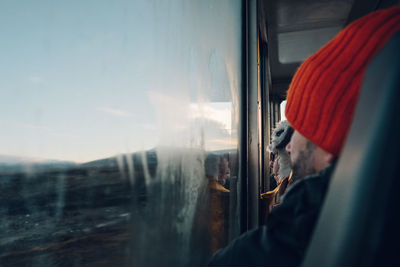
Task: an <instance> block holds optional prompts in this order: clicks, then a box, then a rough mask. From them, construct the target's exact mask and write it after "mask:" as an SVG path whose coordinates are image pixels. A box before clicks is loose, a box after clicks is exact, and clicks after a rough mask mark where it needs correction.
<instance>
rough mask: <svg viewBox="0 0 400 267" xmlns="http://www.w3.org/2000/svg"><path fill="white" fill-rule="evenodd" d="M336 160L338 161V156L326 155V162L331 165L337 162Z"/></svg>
mask: <svg viewBox="0 0 400 267" xmlns="http://www.w3.org/2000/svg"><path fill="white" fill-rule="evenodd" d="M335 159H336V156H334V155H333V154H331V153H326V154H325V162H327V163H329V164H331V163H332V162H333V161H335Z"/></svg>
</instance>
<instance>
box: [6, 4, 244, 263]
mask: <svg viewBox="0 0 400 267" xmlns="http://www.w3.org/2000/svg"><path fill="white" fill-rule="evenodd" d="M0 32H1V34H2V41H1V42H0V49H1V51H2V53H1V55H0V58H1V62H2V64H1V65H0V77H1V78H0V88H1V90H0V125H1V133H0V136H1V138H0V200H1V203H2V204H1V205H0V215H1V218H2V219H1V221H0V265H1V266H109V265H113V266H204V265H205V263H206V262H207V261H208V258H209V257H210V255H211V254H212V253H213V252H214V251H215V250H216V249H218V248H220V247H221V246H224V245H225V244H226V243H227V242H228V240H229V239H230V238H232V237H234V236H236V235H237V234H238V217H239V214H238V205H237V203H236V201H237V187H236V181H237V179H238V177H237V173H238V172H237V169H238V164H237V154H238V153H237V150H238V135H237V134H238V124H239V104H238V102H239V96H238V92H239V90H238V89H239V85H240V84H241V75H240V69H241V68H240V67H241V1H239V0H221V1H213V0H201V1H185V0H177V1H160V0H135V1H123V0H120V1H107V0H96V1H94V0H93V1H90V0H89V1H64V2H60V1H57V2H55V1H46V0H40V1H18V2H16V1H1V2H0Z"/></svg>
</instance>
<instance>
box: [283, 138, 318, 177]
mask: <svg viewBox="0 0 400 267" xmlns="http://www.w3.org/2000/svg"><path fill="white" fill-rule="evenodd" d="M315 149H316V146H315V145H314V144H313V143H311V142H310V141H309V140H308V139H307V138H305V137H304V136H302V135H301V134H300V133H299V132H297V131H294V133H293V135H292V139H291V140H290V142H289V144H288V145H287V146H286V151H287V152H288V153H289V155H290V163H291V167H292V172H293V176H292V177H293V179H295V180H296V179H301V178H304V177H305V176H307V175H310V174H314V173H316V172H317V170H316V169H315Z"/></svg>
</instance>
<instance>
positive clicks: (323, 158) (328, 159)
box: [314, 146, 336, 172]
mask: <svg viewBox="0 0 400 267" xmlns="http://www.w3.org/2000/svg"><path fill="white" fill-rule="evenodd" d="M335 159H336V156H335V155H333V154H331V153H329V152H327V151H325V150H323V149H322V148H320V147H318V146H317V147H316V148H315V153H314V168H315V170H316V171H317V172H319V171H321V170H323V169H325V168H326V167H328V166H329V165H330V164H331V163H332V162H333V161H334V160H335Z"/></svg>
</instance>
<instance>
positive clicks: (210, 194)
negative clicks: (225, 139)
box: [203, 153, 230, 253]
mask: <svg viewBox="0 0 400 267" xmlns="http://www.w3.org/2000/svg"><path fill="white" fill-rule="evenodd" d="M204 165H205V168H204V169H205V173H206V178H207V180H208V186H207V189H208V190H207V199H206V200H205V203H208V204H207V209H208V210H206V214H208V216H206V218H208V221H207V222H206V225H207V228H208V233H204V234H209V235H210V236H209V246H210V252H211V253H214V252H216V251H217V250H218V249H219V248H221V247H223V246H224V245H226V243H227V237H228V218H229V215H228V214H229V213H228V212H229V190H228V189H226V188H225V187H223V185H222V184H225V181H226V178H227V177H228V176H229V175H230V170H229V162H228V160H227V159H226V158H225V157H222V156H219V155H216V154H213V153H210V154H208V155H207V157H206V159H205V164H204ZM203 204H204V203H203Z"/></svg>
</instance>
